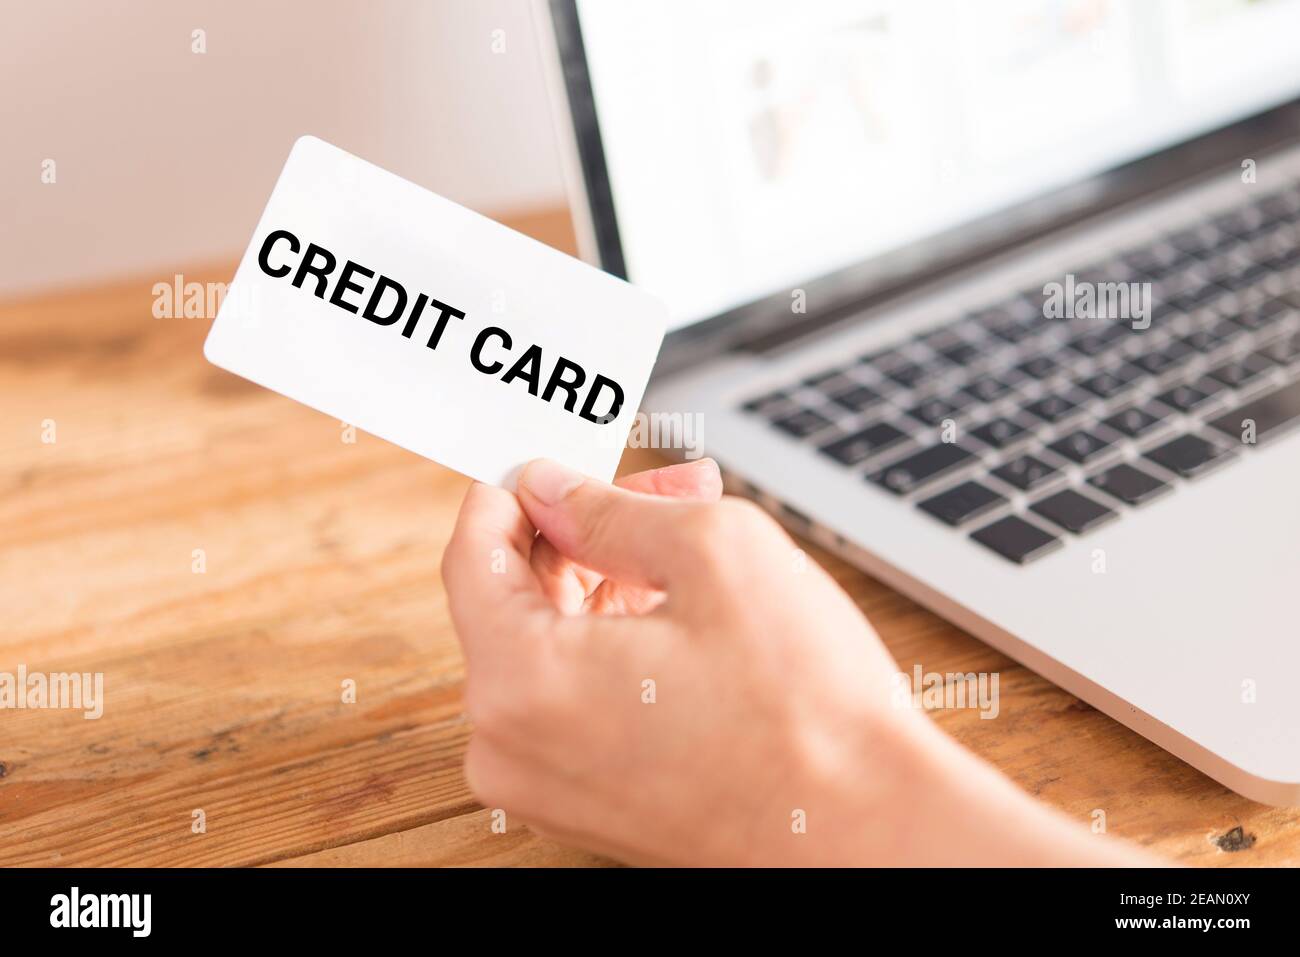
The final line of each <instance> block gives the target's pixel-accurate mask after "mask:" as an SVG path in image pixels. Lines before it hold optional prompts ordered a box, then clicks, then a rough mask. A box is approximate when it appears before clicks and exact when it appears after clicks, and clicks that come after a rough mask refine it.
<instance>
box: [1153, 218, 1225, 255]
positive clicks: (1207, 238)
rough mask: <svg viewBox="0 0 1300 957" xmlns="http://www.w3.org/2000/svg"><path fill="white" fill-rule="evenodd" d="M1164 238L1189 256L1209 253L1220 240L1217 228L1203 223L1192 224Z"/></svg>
mask: <svg viewBox="0 0 1300 957" xmlns="http://www.w3.org/2000/svg"><path fill="white" fill-rule="evenodd" d="M1166 238H1167V239H1168V240H1169V243H1170V245H1172V246H1173V247H1174V248H1175V249H1177V250H1179V251H1180V252H1184V253H1187V254H1188V255H1191V256H1201V255H1204V254H1206V253H1211V252H1213V251H1214V250H1215V248H1216V247H1218V245H1219V243H1220V242H1221V241H1222V240H1221V236H1220V234H1219V233H1218V231H1217V230H1214V229H1212V228H1210V227H1209V226H1205V225H1197V226H1193V227H1191V228H1190V229H1184V230H1182V231H1181V232H1177V233H1174V234H1173V235H1172V236H1168V237H1166Z"/></svg>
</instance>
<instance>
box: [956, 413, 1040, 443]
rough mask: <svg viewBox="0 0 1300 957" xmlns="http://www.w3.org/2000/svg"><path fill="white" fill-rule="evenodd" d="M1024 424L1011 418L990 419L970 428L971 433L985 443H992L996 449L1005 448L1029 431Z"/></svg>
mask: <svg viewBox="0 0 1300 957" xmlns="http://www.w3.org/2000/svg"><path fill="white" fill-rule="evenodd" d="M1028 431H1029V430H1028V429H1026V428H1025V427H1024V426H1023V425H1019V424H1017V423H1015V422H1012V421H1011V420H1010V419H1002V418H998V419H990V420H989V421H988V422H985V423H984V424H983V425H979V426H976V427H975V428H973V429H971V430H970V433H971V435H973V436H975V438H977V439H979V440H980V441H981V442H983V443H984V444H985V445H991V446H993V448H995V449H1004V448H1006V447H1007V446H1008V445H1010V444H1011V443H1012V442H1014V441H1016V439H1018V438H1020V437H1021V436H1022V435H1025V434H1027V433H1028Z"/></svg>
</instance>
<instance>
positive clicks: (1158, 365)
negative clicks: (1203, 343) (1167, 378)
mask: <svg viewBox="0 0 1300 957" xmlns="http://www.w3.org/2000/svg"><path fill="white" fill-rule="evenodd" d="M1193 355H1195V351H1194V350H1193V349H1192V347H1191V346H1189V345H1188V344H1187V343H1185V342H1183V341H1181V340H1178V339H1175V340H1174V341H1173V342H1171V343H1170V344H1169V345H1168V346H1166V347H1165V348H1163V349H1156V350H1153V351H1151V352H1146V353H1143V354H1142V355H1140V356H1138V357H1137V358H1135V359H1134V360H1133V364H1134V365H1135V366H1137V367H1138V368H1140V369H1141V370H1142V371H1143V372H1146V373H1147V374H1149V375H1163V374H1164V373H1166V372H1168V371H1169V370H1170V369H1172V368H1173V367H1174V366H1176V365H1178V364H1179V363H1180V362H1184V361H1186V360H1187V359H1190V358H1191V357H1192V356H1193Z"/></svg>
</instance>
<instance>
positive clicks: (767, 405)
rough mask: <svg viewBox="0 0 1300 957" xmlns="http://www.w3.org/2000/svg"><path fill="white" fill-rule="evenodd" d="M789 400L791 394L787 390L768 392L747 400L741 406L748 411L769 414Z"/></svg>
mask: <svg viewBox="0 0 1300 957" xmlns="http://www.w3.org/2000/svg"><path fill="white" fill-rule="evenodd" d="M789 400H790V396H789V395H788V394H787V393H785V392H767V393H764V394H763V395H760V396H756V397H755V398H753V399H750V400H749V401H747V402H745V403H744V404H743V405H742V406H741V408H742V409H744V410H745V411H746V412H754V413H757V414H758V415H767V414H769V413H771V412H772V411H773V410H774V409H777V408H779V407H780V406H783V405H785V404H786V403H787V402H788V401H789Z"/></svg>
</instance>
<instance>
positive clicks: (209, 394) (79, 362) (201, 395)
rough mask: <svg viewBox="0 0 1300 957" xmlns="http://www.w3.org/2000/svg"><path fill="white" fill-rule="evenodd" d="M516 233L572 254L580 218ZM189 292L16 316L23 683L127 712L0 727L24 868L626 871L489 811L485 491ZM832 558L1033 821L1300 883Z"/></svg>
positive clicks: (1179, 793)
mask: <svg viewBox="0 0 1300 957" xmlns="http://www.w3.org/2000/svg"><path fill="white" fill-rule="evenodd" d="M512 224H513V225H515V226H516V227H518V228H520V229H522V230H524V231H525V232H529V233H531V234H533V235H535V236H537V237H538V238H540V239H543V240H544V241H547V242H550V243H552V244H553V245H556V246H558V247H560V248H570V247H571V245H572V234H571V231H570V229H569V225H568V219H567V216H566V215H565V214H564V213H563V212H561V211H557V212H554V213H548V214H541V215H533V216H526V217H519V218H516V219H514V220H512ZM231 272H232V267H231V265H230V264H228V263H226V264H221V265H220V266H217V267H211V268H207V269H199V270H195V271H192V272H190V271H187V272H186V274H185V278H186V279H187V280H197V281H200V282H203V281H209V280H212V281H224V280H228V279H229V276H230V274H231ZM171 278H172V271H171V270H168V271H166V272H165V273H162V274H160V275H157V276H151V277H144V278H141V279H138V280H135V281H128V282H122V283H118V284H114V285H111V286H104V287H100V288H95V289H87V290H82V291H73V292H66V293H58V294H55V295H50V296H43V297H40V298H35V299H28V300H25V301H20V302H16V303H8V304H6V305H4V306H0V452H2V453H3V454H2V455H0V492H2V494H0V622H2V624H0V672H9V673H15V672H16V671H17V669H18V666H19V665H25V666H26V668H27V669H28V671H29V672H46V673H48V672H64V671H68V672H71V671H76V672H92V673H93V672H102V673H103V675H104V686H105V692H104V696H105V706H104V714H103V717H102V718H100V719H99V720H86V719H85V718H83V717H82V714H81V713H80V712H74V711H57V710H24V711H18V710H0V864H5V865H15V864H43V865H163V866H172V865H254V864H280V865H322V864H323V865H335V864H349V865H350V864H358V865H359V864H367V865H386V864H399V865H431V864H539V865H540V864H563V865H576V864H595V863H602V862H601V861H599V860H598V859H596V858H593V857H591V856H589V855H586V854H583V853H581V852H577V851H573V850H569V849H565V848H561V847H558V846H556V845H553V844H550V843H547V842H545V841H543V840H541V839H539V838H537V837H535V836H534V835H532V834H530V833H529V832H528V830H527V829H526V828H524V827H522V826H517V825H514V824H512V825H511V826H510V827H509V828H508V829H507V831H506V833H504V834H497V833H493V831H492V829H491V826H490V825H491V821H490V817H489V814H488V812H487V811H485V810H483V809H482V808H480V807H479V806H478V805H477V804H476V803H475V801H474V799H473V798H472V797H471V796H470V794H469V792H468V790H467V789H466V787H465V782H464V778H463V777H462V774H461V758H462V755H463V753H464V749H465V742H466V739H467V737H468V735H469V731H470V729H469V726H468V725H467V723H466V721H465V718H464V717H463V715H462V714H461V679H462V673H463V672H462V662H461V657H460V652H459V649H458V647H457V643H456V638H455V635H454V634H453V633H452V629H451V625H450V623H449V621H448V618H447V610H446V599H445V596H444V595H443V592H442V586H441V582H440V579H439V575H438V563H439V560H440V557H441V553H442V548H443V545H444V543H445V542H446V540H447V537H448V534H449V533H450V530H451V527H452V523H453V520H454V518H455V515H456V510H457V506H458V503H459V501H460V498H461V494H462V492H463V490H464V488H465V484H466V482H465V480H464V479H462V478H460V477H459V476H457V475H455V474H453V473H451V472H449V471H447V470H446V469H443V468H440V467H438V466H436V465H434V464H432V463H430V462H428V461H425V460H424V459H422V458H420V457H419V456H416V455H414V454H412V453H409V452H405V451H403V450H401V449H398V448H395V447H393V446H391V445H389V444H387V443H385V442H383V441H380V440H379V439H376V438H373V437H371V436H368V435H365V434H361V433H358V434H357V435H356V440H355V442H352V443H349V442H347V441H345V439H346V438H347V435H346V433H345V431H344V429H343V428H342V426H341V424H340V423H338V422H336V421H334V420H332V419H329V418H327V417H325V416H323V415H320V414H319V413H316V412H313V411H311V410H309V409H307V408H305V407H303V406H300V405H298V404H296V403H294V402H292V401H290V400H288V399H284V398H281V397H280V396H278V395H274V394H272V393H271V392H268V391H266V390H263V389H260V388H258V387H256V386H253V385H251V384H249V383H247V382H245V381H243V380H241V379H239V378H236V377H235V376H233V375H230V374H228V373H225V372H222V371H220V370H218V369H216V368H214V367H212V366H210V365H209V364H208V363H207V362H206V361H205V360H204V359H203V356H202V352H201V346H202V342H203V338H204V336H205V334H206V332H207V328H208V325H209V323H208V321H207V320H206V319H200V318H190V319H186V318H176V319H158V318H154V317H153V315H152V304H153V300H154V295H153V292H152V286H153V284H154V283H155V282H158V281H168V282H170V281H171ZM51 425H52V426H53V433H52V434H51V431H50V426H51ZM50 437H53V438H54V440H55V441H53V442H48V441H43V439H48V438H50ZM655 464H660V463H659V462H658V460H656V459H655V458H654V456H653V455H652V454H651V453H648V452H637V453H629V455H628V456H627V457H626V458H625V460H624V467H625V468H626V469H627V470H636V469H639V468H644V467H647V466H650V465H655ZM198 550H201V551H198ZM809 552H810V554H812V555H813V556H814V557H816V558H817V559H818V560H819V561H821V562H823V563H824V564H825V565H826V566H827V567H828V568H830V570H831V571H832V573H833V574H834V575H835V577H836V578H837V579H838V580H839V582H840V583H841V584H842V585H843V586H844V587H845V588H846V589H847V590H848V591H849V592H850V593H851V594H852V595H853V597H854V598H855V599H856V600H857V601H858V603H859V604H860V605H861V607H862V608H863V609H865V610H866V612H867V613H868V614H869V615H870V616H871V619H872V621H873V622H874V623H875V625H876V627H877V629H878V630H879V632H880V634H881V635H882V636H883V638H884V640H885V641H886V642H887V643H888V645H889V647H890V650H891V651H892V652H893V653H894V655H895V656H896V658H897V659H898V661H899V664H900V666H901V668H902V669H903V670H906V671H909V672H910V670H911V668H912V665H913V664H914V663H917V662H919V663H921V664H923V665H924V667H925V669H926V670H929V671H941V672H943V671H961V672H967V671H977V672H978V671H997V672H1000V673H1001V696H1002V697H1001V714H1000V716H999V717H998V719H997V720H994V721H981V720H979V718H978V715H977V713H976V712H975V711H946V712H938V713H936V714H935V720H937V721H938V722H939V724H940V725H941V726H942V727H943V728H944V729H945V730H946V731H947V732H948V733H950V734H952V735H953V736H955V737H956V738H958V739H959V740H960V741H961V742H962V743H963V744H965V745H967V746H968V747H970V748H972V749H973V750H974V751H976V752H978V753H979V754H981V755H983V756H984V757H986V758H987V759H988V760H990V761H992V762H993V763H994V764H995V765H997V766H998V767H999V768H1001V769H1002V770H1004V771H1005V772H1006V773H1007V774H1009V775H1010V776H1011V777H1012V778H1013V779H1014V780H1016V781H1017V782H1018V783H1019V784H1020V785H1021V786H1022V787H1024V788H1026V789H1027V790H1029V791H1030V792H1032V793H1033V794H1036V795H1038V796H1039V797H1040V798H1042V799H1043V800H1045V801H1047V802H1049V803H1051V804H1053V805H1056V806H1057V807H1059V808H1061V809H1063V810H1064V811H1065V812H1066V813H1067V814H1069V815H1070V816H1072V817H1074V818H1077V819H1078V820H1079V821H1080V822H1081V823H1082V824H1084V825H1086V824H1088V823H1090V822H1091V821H1092V820H1093V812H1094V811H1095V810H1097V809H1100V810H1102V811H1104V812H1105V820H1106V824H1107V827H1108V830H1109V831H1110V832H1111V833H1112V834H1119V835H1123V836H1126V837H1129V838H1132V839H1134V840H1136V841H1139V842H1141V843H1143V844H1146V845H1147V846H1149V847H1151V848H1153V849H1155V850H1157V851H1159V852H1161V853H1164V854H1167V855H1170V856H1172V857H1175V858H1177V859H1179V860H1180V861H1184V862H1188V863H1195V864H1210V865H1239V864H1286V863H1290V864H1295V863H1298V862H1300V826H1298V825H1300V812H1298V811H1293V810H1278V809H1273V808H1267V807H1264V806H1262V805H1258V804H1254V803H1252V802H1250V801H1247V800H1245V799H1244V798H1241V797H1238V796H1237V795H1235V794H1233V793H1231V792H1230V791H1228V790H1226V789H1224V788H1223V787H1220V786H1219V785H1217V784H1215V783H1214V782H1213V781H1211V780H1209V779H1208V778H1206V777H1204V776H1203V775H1201V774H1200V773H1198V772H1196V771H1194V770H1192V769H1191V768H1190V767H1188V766H1187V765H1185V764H1183V763H1181V762H1180V761H1178V760H1176V759H1174V758H1172V757H1170V756H1169V755H1168V754H1166V753H1165V752H1163V751H1161V750H1160V749H1159V748H1157V747H1156V746H1155V745H1152V744H1150V743H1148V742H1147V741H1146V740H1144V739H1143V738H1141V737H1139V736H1138V735H1136V734H1134V733H1133V732H1131V731H1128V730H1127V729H1125V728H1123V727H1121V726H1120V725H1118V724H1116V723H1115V722H1114V721H1111V720H1110V719H1109V718H1107V717H1105V716H1103V715H1101V714H1099V713H1098V712H1096V711H1094V710H1093V709H1092V708H1090V707H1088V706H1087V705H1085V704H1083V703H1081V702H1080V701H1079V700H1078V699H1076V698H1074V697H1073V696H1072V695H1069V694H1066V693H1065V692H1062V691H1060V690H1059V689H1057V688H1055V687H1053V686H1052V685H1051V684H1049V683H1047V682H1046V681H1044V680H1043V679H1041V678H1039V677H1038V676H1036V675H1034V674H1032V673H1030V672H1028V671H1026V670H1025V669H1023V668H1021V667H1020V666H1018V665H1016V664H1014V663H1013V662H1011V661H1010V660H1008V659H1007V658H1005V657H1003V656H1002V655H1000V654H998V653H997V652H994V651H992V650H991V649H989V648H988V647H986V646H985V645H983V644H981V643H980V642H979V641H976V640H974V639H972V638H970V637H968V636H967V635H965V634H964V633H963V632H961V631H959V630H958V629H956V628H954V627H952V626H951V625H948V624H947V623H945V622H943V621H941V620H940V619H938V618H936V617H935V616H934V615H932V614H930V613H929V612H927V611H924V610H923V609H921V608H919V607H918V606H916V605H915V604H913V603H912V602H911V601H909V600H908V599H906V598H903V597H901V596H900V595H898V594H897V593H895V592H892V591H890V590H889V589H887V588H885V587H884V586H882V585H881V584H879V583H878V582H876V581H874V580H872V579H870V578H868V577H866V576H864V575H863V574H861V573H860V572H858V571H856V570H854V569H852V568H850V567H848V566H846V565H844V564H843V563H841V562H839V561H837V560H835V559H833V558H831V557H829V556H827V555H825V554H823V553H821V552H819V551H818V550H817V549H815V548H813V547H812V546H809ZM346 682H355V689H356V693H355V702H354V703H348V702H345V701H344V700H343V699H344V697H345V690H344V689H345V683H346ZM196 812H202V814H201V818H200V816H199V815H198V814H197V813H196ZM200 820H201V821H202V824H203V827H202V828H199V826H198V823H197V822H199V821H200ZM972 863H976V862H972Z"/></svg>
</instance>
